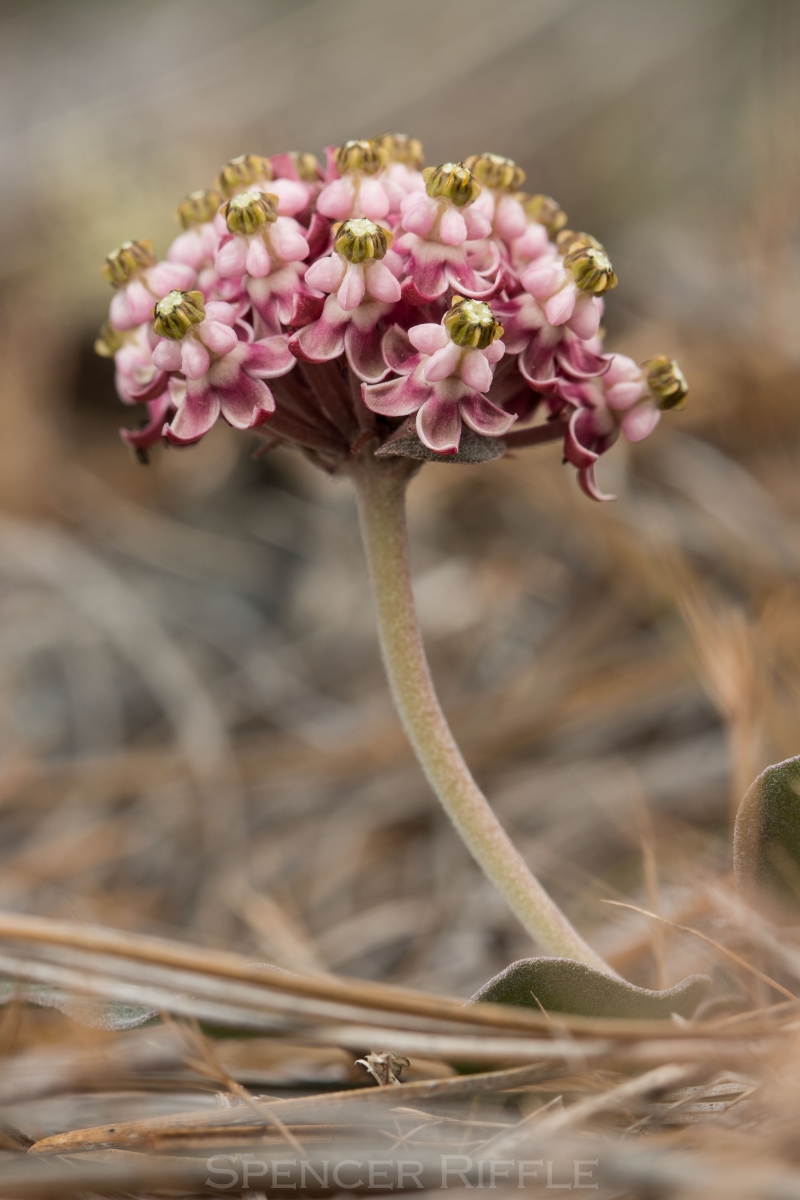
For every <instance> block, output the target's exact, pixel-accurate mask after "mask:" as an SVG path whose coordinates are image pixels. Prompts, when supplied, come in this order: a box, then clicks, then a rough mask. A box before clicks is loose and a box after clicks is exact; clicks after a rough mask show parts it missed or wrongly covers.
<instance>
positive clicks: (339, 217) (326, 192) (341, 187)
mask: <svg viewBox="0 0 800 1200" xmlns="http://www.w3.org/2000/svg"><path fill="white" fill-rule="evenodd" d="M353 199H354V193H353V181H352V179H349V178H346V179H334V181H333V182H332V183H329V184H328V185H327V187H324V188H323V189H322V191H321V192H320V194H319V195H318V196H317V211H318V212H321V213H322V215H323V217H331V218H332V219H333V220H334V221H346V220H347V218H348V217H349V216H350V214H351V212H352V209H353Z"/></svg>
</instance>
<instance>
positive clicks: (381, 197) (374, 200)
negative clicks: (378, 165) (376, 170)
mask: <svg viewBox="0 0 800 1200" xmlns="http://www.w3.org/2000/svg"><path fill="white" fill-rule="evenodd" d="M358 199H359V203H360V205H361V211H362V212H363V213H364V216H365V217H369V219H370V221H380V220H382V218H383V217H385V216H386V215H387V213H388V212H389V197H388V196H387V195H386V192H385V191H384V190H383V184H382V183H381V181H380V180H379V179H362V180H361V183H360V186H359V189H358Z"/></svg>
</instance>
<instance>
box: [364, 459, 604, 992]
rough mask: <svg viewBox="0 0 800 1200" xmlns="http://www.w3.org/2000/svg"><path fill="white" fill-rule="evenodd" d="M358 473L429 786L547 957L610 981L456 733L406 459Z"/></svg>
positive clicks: (394, 651)
mask: <svg viewBox="0 0 800 1200" xmlns="http://www.w3.org/2000/svg"><path fill="white" fill-rule="evenodd" d="M352 474H353V479H354V482H355V487H356V494H357V497H358V511H359V518H360V522H361V533H362V537H363V540H364V547H365V550H366V555H367V561H368V563H369V571H370V577H371V580H372V587H373V591H374V595H375V605H376V608H377V616H378V630H379V634H380V643H381V649H382V651H383V661H384V664H385V667H386V673H387V675H388V677H389V683H390V685H391V689H392V695H393V697H394V702H395V706H396V708H397V711H398V713H399V714H400V718H401V720H402V722H403V726H404V728H405V731H406V734H407V735H408V738H409V741H410V742H411V745H412V746H413V748H414V751H415V753H416V755H417V758H418V759H419V762H420V765H421V766H422V769H423V771H424V772H425V775H426V777H427V779H428V782H429V783H430V785H431V787H432V788H433V790H434V792H435V793H436V795H437V796H438V797H439V799H440V800H441V802H442V804H443V805H444V808H445V811H446V812H447V814H448V816H449V817H450V819H451V821H452V822H453V824H454V825H455V827H456V829H457V830H458V832H459V833H460V835H461V837H462V838H463V840H464V842H465V843H466V845H467V848H468V849H469V851H470V853H471V854H472V856H473V858H474V859H475V860H476V862H477V863H478V864H479V865H480V866H481V867H482V869H483V871H484V872H485V873H486V875H487V876H488V877H489V879H490V880H491V881H492V883H493V884H494V886H495V887H496V888H497V890H498V891H499V892H500V894H501V895H502V896H503V897H504V898H505V900H506V902H507V903H508V905H509V907H510V908H511V909H512V911H513V912H514V913H516V915H517V917H518V918H519V920H520V921H521V922H522V924H523V925H524V926H525V928H526V929H527V930H528V932H529V933H530V934H531V935H532V936H533V937H534V938H535V939H536V941H537V942H538V943H539V945H540V946H541V947H542V949H543V950H544V951H546V952H547V953H548V954H553V955H557V956H560V957H565V958H573V959H577V960H578V961H580V962H584V963H588V964H589V965H590V966H592V967H595V968H597V969H598V970H601V971H604V972H605V973H606V974H608V975H613V974H614V972H613V971H612V969H611V968H610V967H609V966H608V964H607V963H605V962H604V961H603V959H602V958H600V956H599V955H598V954H595V952H594V951H593V950H592V949H591V947H590V946H587V944H586V943H585V942H584V940H583V938H581V937H580V935H579V934H578V933H577V932H576V931H575V930H574V929H573V928H572V925H571V924H570V923H569V921H568V920H567V918H566V917H565V916H564V914H563V913H562V912H561V910H560V909H559V908H558V906H557V905H556V904H555V903H554V902H553V900H551V899H550V897H549V896H548V894H547V892H546V891H545V890H544V888H543V887H542V886H541V884H540V883H539V882H538V880H537V879H536V878H535V877H534V876H533V875H532V874H531V872H530V870H529V869H528V867H527V865H526V863H525V861H524V860H523V858H522V856H521V855H520V854H519V852H518V851H517V850H516V849H515V847H514V845H513V844H512V842H511V840H510V838H509V837H508V835H507V833H506V832H505V830H504V829H503V827H502V826H501V825H500V822H499V821H498V820H497V817H496V816H495V814H494V812H493V811H492V809H491V807H490V806H489V802H488V800H487V799H486V797H485V796H484V795H483V793H482V792H481V790H480V788H479V787H478V785H477V784H476V782H475V780H474V779H473V778H472V775H471V773H470V770H469V767H468V766H467V764H466V762H465V761H464V757H463V755H462V754H461V751H460V750H459V748H458V745H457V744H456V741H455V739H454V737H453V735H452V733H451V732H450V727H449V725H448V724H447V721H446V719H445V716H444V713H443V712H442V709H441V706H440V704H439V700H438V698H437V695H436V691H435V689H434V686H433V680H432V678H431V673H430V668H429V667H428V661H427V658H426V656H425V649H424V646H423V643H422V636H421V634H420V629H419V624H418V622H417V616H416V611H415V607H414V596H413V592H412V587H411V574H410V570H409V565H408V535H407V532H406V520H405V489H406V485H407V483H408V479H409V470H408V464H407V462H406V460H404V459H399V460H398V459H393V460H383V461H381V460H375V459H374V458H371V457H370V458H363V459H361V460H360V461H359V462H358V463H357V464H356V465H355V466H354V468H353V471H352Z"/></svg>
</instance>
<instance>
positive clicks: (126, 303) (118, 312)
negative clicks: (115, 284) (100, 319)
mask: <svg viewBox="0 0 800 1200" xmlns="http://www.w3.org/2000/svg"><path fill="white" fill-rule="evenodd" d="M155 303H156V298H155V296H154V295H153V294H152V292H148V290H147V288H146V287H145V286H144V284H143V283H141V282H140V281H139V280H138V279H134V280H133V282H132V283H129V284H128V286H127V287H126V288H122V290H121V291H119V292H117V293H116V295H115V296H114V297H113V298H112V300H111V308H110V313H109V315H110V318H111V324H112V325H113V326H114V328H115V329H133V328H134V326H136V325H143V324H144V322H145V321H151V320H152V319H153V307H154V305H155Z"/></svg>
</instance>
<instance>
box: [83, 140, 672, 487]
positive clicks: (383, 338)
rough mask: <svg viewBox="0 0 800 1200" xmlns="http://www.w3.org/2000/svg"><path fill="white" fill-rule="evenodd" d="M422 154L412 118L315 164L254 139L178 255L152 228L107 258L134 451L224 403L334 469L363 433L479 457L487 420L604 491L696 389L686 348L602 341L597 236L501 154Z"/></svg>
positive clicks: (194, 200)
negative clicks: (607, 476) (551, 451)
mask: <svg viewBox="0 0 800 1200" xmlns="http://www.w3.org/2000/svg"><path fill="white" fill-rule="evenodd" d="M422 161H423V160H422V148H421V146H420V144H419V142H418V141H416V139H414V138H409V137H405V136H404V135H399V134H385V135H383V136H382V137H380V138H376V139H374V140H371V141H366V140H364V141H352V142H347V143H345V145H343V146H340V147H337V148H329V150H328V158H327V167H326V168H325V169H324V170H323V168H322V167H321V166H320V165H319V164H318V162H317V160H316V159H315V158H314V157H313V156H312V155H308V154H294V153H293V154H278V155H274V156H273V157H272V158H263V157H261V156H259V155H242V156H241V157H240V158H237V159H233V160H232V161H231V162H230V163H228V164H227V166H226V167H225V168H224V169H223V170H222V172H221V173H220V175H219V177H218V179H217V183H216V187H215V188H214V189H211V190H208V191H203V192H194V193H192V194H191V195H190V196H189V197H187V199H186V200H185V201H184V202H183V203H182V204H181V205H180V207H179V209H178V216H179V219H180V221H181V224H182V225H183V232H182V233H181V234H180V235H179V236H178V237H177V238H176V239H175V241H174V242H173V243H172V245H171V246H170V248H169V250H168V252H167V257H166V260H165V261H162V262H158V261H156V256H155V253H154V251H153V247H152V244H151V243H149V242H127V243H125V244H124V245H122V246H120V247H119V248H118V249H117V250H116V251H114V252H113V254H110V255H109V256H108V258H107V260H106V264H105V266H104V268H103V274H104V277H105V278H106V279H107V280H108V281H109V282H110V283H111V284H112V285H113V286H114V288H115V294H114V297H113V299H112V302H111V309H110V314H109V320H108V322H107V324H106V325H105V326H104V329H103V332H102V334H101V337H100V339H99V340H98V343H97V348H98V351H99V352H100V353H102V354H105V355H108V356H113V358H114V362H115V368H116V382H117V390H118V392H119V396H120V398H121V399H122V401H123V402H124V403H126V404H143V405H146V408H147V417H146V418H145V419H144V420H143V422H142V423H141V425H140V427H139V428H138V429H136V430H134V431H131V430H124V431H123V433H122V436H123V437H124V438H125V440H126V441H127V442H128V443H129V444H130V445H131V446H132V447H134V448H135V449H136V451H137V452H138V453H139V454H140V456H143V457H144V456H146V452H147V450H148V449H149V448H150V447H152V446H154V445H155V444H156V443H157V442H159V441H161V440H162V439H163V440H166V441H167V442H171V443H174V444H177V445H187V444H190V443H192V442H196V441H198V440H199V439H200V438H202V437H203V436H204V435H205V434H206V433H208V431H209V430H210V429H211V427H212V426H213V425H214V423H215V422H216V421H217V420H218V418H219V417H222V418H223V419H224V420H225V421H227V422H228V424H230V425H232V426H234V427H235V428H237V429H243V430H246V429H252V430H257V431H258V433H259V436H260V437H261V438H262V439H264V440H265V441H266V443H267V445H274V444H278V443H290V444H293V445H295V446H298V447H300V448H301V449H302V450H303V451H304V452H305V453H306V454H308V455H309V456H310V457H312V458H313V459H314V460H315V461H316V462H318V463H319V464H320V465H322V466H324V467H326V468H327V469H328V470H336V469H339V468H341V467H342V466H343V465H345V464H346V462H347V459H348V457H350V456H351V455H352V454H353V453H359V452H362V451H366V450H367V449H368V448H370V447H371V448H372V449H373V450H374V451H377V452H379V453H380V452H383V453H401V454H402V453H406V454H410V455H411V456H412V457H417V458H429V459H436V458H442V459H450V460H452V459H455V460H456V461H470V460H473V461H474V460H477V459H478V458H480V456H481V455H480V453H479V452H476V451H475V445H476V441H475V439H476V438H477V439H490V440H491V447H492V451H493V452H494V451H495V450H496V452H498V453H502V452H503V451H504V450H505V449H506V448H508V447H512V446H523V445H528V444H536V443H537V442H543V441H551V440H563V444H564V455H565V458H566V459H567V460H568V461H569V462H571V463H572V464H573V465H574V466H575V467H576V468H577V470H578V478H579V481H580V483H581V486H582V487H583V488H584V490H585V491H586V492H587V493H588V494H589V495H590V496H593V497H594V498H595V499H604V498H605V497H603V495H602V493H600V491H599V490H598V488H597V484H596V482H595V478H594V466H595V463H596V461H597V459H598V457H599V456H600V455H601V454H602V453H604V451H606V450H607V449H608V448H609V447H610V446H611V445H612V444H613V443H614V441H615V440H616V439H617V438H618V437H619V435H620V433H621V434H622V435H623V436H624V437H626V438H627V439H628V440H629V441H634V442H635V441H640V440H641V439H642V438H645V437H647V436H648V434H649V433H651V432H652V430H653V429H654V428H655V426H656V424H657V423H658V420H659V418H660V414H661V411H662V410H663V409H665V408H677V407H680V406H681V405H682V404H683V403H684V400H685V395H686V382H685V380H684V379H683V376H682V374H681V372H680V370H679V368H678V367H677V364H675V363H674V362H673V361H672V360H670V359H667V358H663V357H659V358H656V359H652V360H650V361H649V362H648V363H645V364H643V366H641V367H640V366H638V365H637V364H636V363H634V362H633V361H632V360H631V359H628V358H626V357H624V356H623V355H619V354H605V353H604V352H603V349H602V343H601V335H600V319H601V316H602V311H603V296H604V293H605V292H606V291H608V290H609V289H610V288H612V287H614V286H615V284H616V276H615V274H614V272H613V269H612V267H611V263H610V262H609V260H608V257H607V255H606V253H605V250H604V249H603V247H602V246H601V245H600V244H599V242H597V241H595V239H594V238H592V237H590V236H589V235H588V234H583V233H576V232H574V231H572V230H568V229H567V228H566V216H565V215H564V213H562V212H561V210H560V209H559V208H558V205H557V204H556V203H555V201H553V200H550V199H549V198H548V197H546V196H542V195H528V194H526V193H524V192H522V191H520V188H521V186H522V184H523V182H524V173H523V172H522V171H521V170H520V168H518V167H517V166H516V165H515V164H514V163H513V162H511V160H510V159H506V158H501V157H500V156H498V155H493V154H481V155H474V156H472V157H471V158H469V159H467V160H466V161H465V162H464V163H444V164H442V165H440V166H435V167H428V168H426V169H423V167H422ZM268 381H269V382H268ZM512 426H516V427H515V428H513V429H512ZM464 427H466V428H467V430H468V435H466V436H465V435H464ZM412 443H413V444H412ZM409 446H411V449H410V450H409ZM469 447H472V450H471V451H470V449H469ZM498 447H499V449H497V448H498ZM478 450H479V451H480V446H479V447H478Z"/></svg>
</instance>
